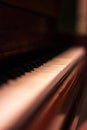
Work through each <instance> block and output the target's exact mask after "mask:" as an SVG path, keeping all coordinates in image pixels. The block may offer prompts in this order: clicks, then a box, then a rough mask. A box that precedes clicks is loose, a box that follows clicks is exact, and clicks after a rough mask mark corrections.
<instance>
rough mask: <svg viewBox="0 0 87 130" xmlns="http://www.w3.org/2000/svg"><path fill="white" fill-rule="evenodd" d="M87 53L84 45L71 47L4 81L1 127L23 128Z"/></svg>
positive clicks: (0, 100)
mask: <svg viewBox="0 0 87 130" xmlns="http://www.w3.org/2000/svg"><path fill="white" fill-rule="evenodd" d="M84 56H85V50H84V48H82V47H78V48H71V49H69V50H68V51H66V52H64V53H62V54H60V55H58V56H55V57H54V58H52V59H51V60H50V61H47V62H46V63H44V64H42V65H41V66H39V67H38V68H34V69H33V70H32V71H30V72H25V73H24V74H23V75H21V76H19V77H17V78H16V79H15V80H11V79H9V81H8V82H7V83H4V84H2V85H1V89H0V130H10V129H17V128H18V129H19V126H20V125H21V124H22V123H23V121H25V120H26V118H29V117H31V116H32V115H33V113H34V112H35V111H36V110H37V109H38V108H39V106H40V105H41V103H42V102H43V101H44V100H45V98H46V97H47V95H48V94H49V93H50V92H51V91H52V90H53V89H54V88H55V86H56V85H57V84H58V83H59V82H60V81H61V80H62V79H63V78H64V77H65V75H66V74H67V73H68V72H69V71H71V70H72V69H73V67H74V66H76V65H78V64H80V63H81V61H82V59H83V58H84ZM73 79H74V76H73ZM61 91H62V90H60V92H61ZM27 112H28V113H27ZM26 113H27V114H26ZM25 115H26V116H25ZM18 123H19V124H20V125H19V124H18ZM16 125H17V127H16ZM32 130H34V129H32Z"/></svg>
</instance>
